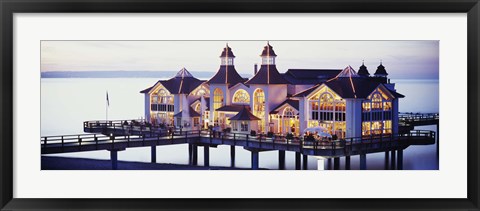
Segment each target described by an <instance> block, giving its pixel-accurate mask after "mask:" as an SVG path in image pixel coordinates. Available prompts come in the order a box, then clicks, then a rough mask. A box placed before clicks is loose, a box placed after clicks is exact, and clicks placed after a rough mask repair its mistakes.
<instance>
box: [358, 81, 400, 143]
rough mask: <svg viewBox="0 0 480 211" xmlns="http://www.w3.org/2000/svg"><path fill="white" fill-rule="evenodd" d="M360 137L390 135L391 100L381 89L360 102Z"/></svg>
mask: <svg viewBox="0 0 480 211" xmlns="http://www.w3.org/2000/svg"><path fill="white" fill-rule="evenodd" d="M362 111H363V112H362V135H380V134H391V133H392V118H393V113H392V99H391V98H390V97H389V96H388V95H387V94H386V93H385V92H383V91H382V90H381V89H377V90H375V92H374V93H372V94H371V95H370V96H369V97H368V98H367V100H365V101H363V102H362Z"/></svg>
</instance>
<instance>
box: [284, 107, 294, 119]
mask: <svg viewBox="0 0 480 211" xmlns="http://www.w3.org/2000/svg"><path fill="white" fill-rule="evenodd" d="M283 118H295V113H294V111H293V109H292V108H290V107H287V108H285V110H283Z"/></svg>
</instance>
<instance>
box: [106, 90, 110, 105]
mask: <svg viewBox="0 0 480 211" xmlns="http://www.w3.org/2000/svg"><path fill="white" fill-rule="evenodd" d="M107 106H109V107H110V100H108V91H107Z"/></svg>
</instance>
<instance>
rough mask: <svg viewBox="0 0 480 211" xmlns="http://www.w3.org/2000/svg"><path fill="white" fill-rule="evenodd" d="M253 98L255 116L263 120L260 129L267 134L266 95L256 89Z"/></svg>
mask: <svg viewBox="0 0 480 211" xmlns="http://www.w3.org/2000/svg"><path fill="white" fill-rule="evenodd" d="M253 97H254V99H253V114H254V115H255V116H257V117H259V118H261V120H260V124H259V125H258V128H259V130H260V131H261V132H265V93H264V92H263V90H262V89H256V90H255V92H254V93H253Z"/></svg>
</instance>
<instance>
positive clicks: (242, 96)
mask: <svg viewBox="0 0 480 211" xmlns="http://www.w3.org/2000/svg"><path fill="white" fill-rule="evenodd" d="M233 103H242V104H249V103H250V95H248V92H247V91H245V90H244V89H239V90H237V91H236V92H235V94H234V95H233Z"/></svg>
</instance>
